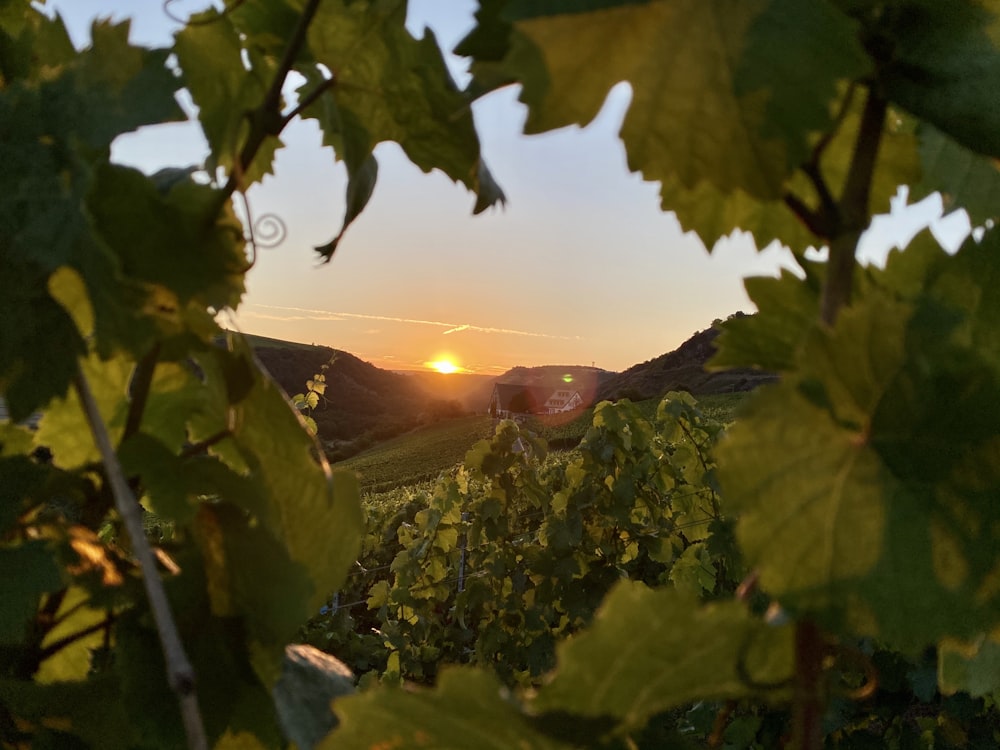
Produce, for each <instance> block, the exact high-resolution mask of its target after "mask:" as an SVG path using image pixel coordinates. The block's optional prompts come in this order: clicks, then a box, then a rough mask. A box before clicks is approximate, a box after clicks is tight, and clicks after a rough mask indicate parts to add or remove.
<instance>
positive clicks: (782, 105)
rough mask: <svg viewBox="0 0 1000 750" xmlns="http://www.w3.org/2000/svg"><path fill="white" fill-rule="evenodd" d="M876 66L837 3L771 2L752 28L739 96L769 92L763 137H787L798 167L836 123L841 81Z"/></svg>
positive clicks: (739, 79) (790, 163)
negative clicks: (815, 141) (819, 135)
mask: <svg viewBox="0 0 1000 750" xmlns="http://www.w3.org/2000/svg"><path fill="white" fill-rule="evenodd" d="M777 49H780V50H781V54H775V50H777ZM871 67H872V64H871V60H870V59H869V58H868V55H867V53H866V52H865V50H864V48H863V47H862V45H861V40H860V38H859V34H858V29H857V24H856V23H855V22H854V21H853V20H852V19H850V18H849V17H848V16H847V15H845V14H844V13H842V12H840V10H839V9H838V8H837V7H836V5H835V3H833V2H829V0H819V2H810V3H800V2H797V0H771V2H769V3H768V5H767V7H765V8H764V9H763V11H762V12H761V13H760V15H758V16H757V17H756V18H755V19H754V21H753V23H752V24H751V25H750V28H749V29H748V30H747V34H746V42H745V45H744V47H743V50H742V53H741V55H740V62H739V66H738V67H737V70H736V74H735V78H734V81H733V84H734V85H733V88H734V92H735V93H736V94H737V95H741V94H746V93H749V92H751V91H755V90H757V89H764V90H766V91H767V93H768V101H767V110H766V112H767V117H766V119H765V121H764V123H763V124H762V126H761V134H762V135H764V136H772V135H779V136H781V137H783V139H784V141H785V143H786V144H787V146H788V166H789V168H795V167H797V166H798V165H799V164H802V163H804V162H806V161H808V159H809V156H810V152H811V150H812V143H811V140H812V139H811V138H809V135H810V134H811V133H822V132H826V131H828V130H829V129H830V126H831V125H832V124H833V109H834V105H835V103H836V102H837V101H839V100H840V99H841V92H840V91H839V87H838V86H837V82H838V81H845V80H848V81H850V80H857V79H859V78H862V77H864V76H866V75H868V74H869V73H870V72H871Z"/></svg>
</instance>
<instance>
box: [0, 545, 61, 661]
mask: <svg viewBox="0 0 1000 750" xmlns="http://www.w3.org/2000/svg"><path fill="white" fill-rule="evenodd" d="M60 584H61V577H60V575H59V568H58V567H57V566H56V562H55V560H53V558H52V553H51V551H50V550H48V549H47V545H46V544H45V543H44V542H38V541H31V542H25V543H24V544H19V545H16V546H4V547H0V591H2V592H3V596H2V598H0V601H2V604H0V643H19V642H21V640H22V639H24V638H25V636H26V635H27V632H28V630H27V628H28V623H29V621H30V620H31V618H32V617H34V615H35V610H36V609H37V608H38V604H39V601H40V599H41V597H42V595H43V594H45V593H48V592H49V591H54V590H56V589H57V588H59V586H60Z"/></svg>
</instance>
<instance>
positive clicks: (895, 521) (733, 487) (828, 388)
mask: <svg viewBox="0 0 1000 750" xmlns="http://www.w3.org/2000/svg"><path fill="white" fill-rule="evenodd" d="M995 244H996V240H994V239H993V238H992V237H988V238H987V240H986V241H984V243H983V246H979V245H977V244H976V243H975V242H970V243H968V244H967V246H966V247H965V248H963V250H962V251H961V252H960V253H959V255H958V256H955V257H949V256H941V257H940V258H939V261H938V262H937V263H930V264H927V265H926V266H925V267H926V268H927V273H928V274H929V278H931V279H936V281H935V285H934V286H932V288H931V292H930V293H929V294H927V295H925V296H924V298H922V299H920V300H917V301H915V302H903V301H899V300H898V299H895V298H894V297H895V292H892V293H887V292H886V291H883V290H880V289H872V290H870V291H868V292H867V293H866V294H865V296H864V298H863V299H861V300H858V301H857V302H856V303H855V304H854V305H852V307H850V308H848V309H845V310H843V311H842V312H841V313H840V317H839V318H838V321H837V325H836V327H835V328H834V329H833V330H832V331H830V330H821V329H816V330H815V331H814V332H813V334H812V336H811V338H810V340H809V341H808V343H807V344H806V346H805V347H804V348H803V349H802V352H801V355H800V362H799V368H798V371H797V372H796V373H795V374H794V376H791V377H789V378H788V379H787V380H786V382H784V383H783V384H782V385H780V386H777V387H774V388H771V389H768V390H766V391H764V392H762V393H760V394H759V395H758V396H757V397H755V398H754V400H753V401H752V403H751V406H750V409H749V410H748V412H747V413H746V414H745V419H744V420H741V421H740V422H738V423H737V424H736V425H735V426H734V427H733V428H732V429H731V430H730V431H729V432H728V434H727V438H726V440H725V441H724V442H723V443H722V445H721V446H720V449H719V464H720V471H719V474H720V481H721V483H722V487H723V491H724V493H723V494H724V498H725V499H726V501H727V503H728V504H729V507H730V508H732V509H733V511H735V512H736V514H737V515H738V519H739V520H738V527H737V538H738V540H739V542H740V545H741V547H742V550H743V553H744V555H745V557H746V559H747V562H748V563H749V564H750V565H751V566H754V567H757V568H758V569H759V571H760V574H761V582H762V585H763V586H764V587H765V589H766V590H768V591H769V593H771V594H772V595H774V596H776V597H778V598H779V600H780V601H781V602H782V603H783V604H784V605H785V606H787V607H790V608H792V609H793V610H797V611H801V610H809V611H812V612H814V613H819V614H821V615H822V616H824V617H826V618H827V619H828V622H829V624H830V625H831V626H832V627H835V628H839V627H843V625H844V622H845V621H844V619H843V618H845V617H846V618H847V620H846V622H847V624H848V626H849V627H851V628H854V629H856V630H857V631H859V632H863V633H866V634H869V635H875V636H878V637H881V638H883V639H884V640H886V641H887V642H890V643H893V644H894V645H895V646H897V647H901V648H906V649H913V650H916V649H919V648H922V647H924V646H926V645H928V644H929V643H932V642H934V641H936V640H937V639H938V638H940V637H943V636H954V637H971V636H973V635H974V634H975V633H977V632H981V631H982V630H983V629H984V628H990V627H993V626H994V625H995V622H996V617H995V606H996V600H997V597H998V592H997V591H996V586H995V584H993V583H991V581H993V580H994V579H995V576H996V571H997V569H998V566H1000V561H998V559H997V555H996V549H997V540H998V537H997V529H998V528H1000V524H998V523H997V510H996V508H995V507H994V505H995V504H993V503H991V501H989V500H988V499H987V498H988V497H989V493H990V492H991V491H994V490H993V489H991V488H995V487H996V486H998V483H1000V475H998V472H997V471H996V469H995V465H996V460H997V459H996V452H997V450H1000V435H998V430H997V425H998V424H1000V406H998V404H1000V370H998V368H997V361H996V354H995V352H991V353H985V351H984V349H985V346H984V345H983V344H978V343H973V344H970V339H971V336H970V332H972V331H975V330H977V324H976V323H977V321H976V318H975V317H974V315H973V313H969V314H967V317H966V320H965V321H964V322H963V313H962V310H961V306H960V305H959V304H958V303H957V302H955V301H954V300H961V301H962V303H963V304H964V305H970V300H971V305H970V307H971V309H972V310H973V311H974V312H979V311H980V310H983V311H984V312H983V321H982V326H983V327H984V328H991V327H992V326H993V325H995V321H996V318H997V316H996V313H995V312H994V311H995V310H996V305H997V302H996V299H995V298H996V296H997V295H996V293H995V292H994V290H993V286H992V283H993V282H992V279H993V275H994V274H995V270H994V269H995V267H996V260H995V257H996V254H995V252H991V251H992V250H994V249H995ZM970 258H971V259H972V260H970ZM894 265H895V266H896V267H898V268H901V269H903V270H904V271H905V272H906V273H910V272H911V270H912V269H909V268H906V267H905V266H899V265H898V264H894ZM918 265H919V264H918ZM970 268H976V269H977V271H978V273H975V274H972V273H969V272H968V271H969V269H970ZM910 283H911V282H910V281H907V282H906V284H904V286H906V285H909V284H910ZM886 286H888V287H889V288H890V289H891V287H892V286H893V285H892V284H889V285H886ZM935 287H936V288H935ZM944 289H947V290H948V293H947V294H945V293H944V292H943V291H942V290H944ZM987 324H989V325H987ZM945 403H947V404H948V408H946V409H942V408H941V405H942V404H945Z"/></svg>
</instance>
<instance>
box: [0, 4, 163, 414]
mask: <svg viewBox="0 0 1000 750" xmlns="http://www.w3.org/2000/svg"><path fill="white" fill-rule="evenodd" d="M27 13H28V17H27V20H26V24H25V27H24V29H23V30H22V34H24V35H27V38H30V39H31V42H32V43H31V45H30V58H31V62H30V66H31V67H32V69H33V70H35V73H34V74H29V75H27V76H26V77H24V78H15V79H13V80H11V81H9V82H7V81H5V82H4V86H3V88H2V89H0V121H2V122H3V123H4V137H3V138H0V161H2V162H3V164H4V169H3V170H2V172H0V192H2V193H3V194H4V196H5V200H4V201H3V202H2V205H0V225H2V226H3V227H4V235H3V237H2V238H0V258H2V261H3V265H4V274H3V277H2V279H0V285H2V287H3V289H2V292H3V298H4V300H5V302H6V307H5V309H6V311H7V313H6V314H5V315H4V316H3V321H2V324H0V359H2V361H3V362H4V365H3V367H2V368H0V389H2V390H4V391H5V392H6V396H7V401H8V403H9V405H10V408H11V412H12V414H13V415H14V416H15V418H17V419H20V418H24V417H25V416H27V415H28V414H30V413H31V412H32V411H34V410H35V409H37V408H39V407H40V406H41V405H42V404H44V403H45V402H46V401H47V400H48V399H49V398H51V397H52V396H55V395H60V394H62V393H65V391H66V387H67V386H68V384H69V380H70V378H71V377H72V374H73V372H74V370H75V367H74V365H75V363H74V361H73V359H72V358H70V357H66V356H65V352H67V351H69V352H76V353H77V354H82V353H83V346H82V340H81V337H80V334H79V333H78V332H77V331H76V330H75V329H74V328H73V326H72V324H71V322H70V321H69V320H68V318H67V317H66V315H65V313H64V312H63V311H62V310H61V309H60V308H59V306H58V305H56V304H54V302H53V300H52V298H51V296H50V295H49V293H48V292H47V288H46V287H47V282H48V278H49V276H50V274H51V273H52V272H53V271H55V270H56V269H57V268H58V267H59V266H61V265H65V264H71V265H73V266H74V267H76V268H77V269H78V270H80V271H81V272H86V273H84V275H85V276H86V277H87V279H88V285H89V286H90V288H91V294H92V297H93V298H94V299H95V300H97V301H102V300H103V299H104V297H105V296H107V294H106V291H105V290H107V289H110V290H116V289H117V285H118V283H119V282H120V281H121V280H120V279H115V277H114V268H113V267H111V266H110V265H109V262H110V259H109V258H108V256H107V253H106V251H105V249H104V248H102V247H101V246H100V244H99V243H97V242H95V239H94V237H93V233H92V229H91V227H90V225H89V221H88V218H87V216H86V213H85V212H84V211H83V210H81V209H82V207H83V206H84V199H85V196H86V194H87V191H88V190H89V188H90V185H91V177H92V168H93V165H94V164H96V163H100V162H101V161H103V160H106V159H107V149H108V147H109V145H110V144H111V141H112V140H113V139H114V138H115V137H116V136H117V135H119V134H120V133H123V132H127V131H130V130H134V129H136V128H138V127H140V126H142V125H146V124H151V123H155V122H169V121H172V120H177V119H181V118H182V117H183V113H182V112H181V110H180V109H179V108H178V106H177V103H176V102H175V101H174V92H175V91H176V90H177V88H178V86H179V82H178V81H177V79H176V78H175V77H174V76H173V74H172V73H171V72H170V71H169V70H168V69H167V68H166V66H165V61H166V57H167V53H166V52H165V51H163V50H147V49H142V48H139V47H133V46H131V45H129V43H128V33H129V25H128V23H122V24H118V25H113V24H110V23H107V22H98V23H95V24H94V25H93V27H92V29H91V35H92V44H91V46H90V47H89V48H88V49H86V50H84V51H82V52H81V53H80V54H79V55H70V54H69V52H68V51H67V50H66V47H65V40H63V41H62V42H60V41H59V40H60V39H63V38H64V37H65V29H64V28H63V26H62V22H61V21H60V20H58V19H55V20H48V19H45V20H41V18H44V17H43V16H41V14H40V13H39V12H38V11H35V10H33V9H32V10H30V11H27ZM32 29H34V30H35V32H32ZM36 42H38V43H37V44H36ZM49 55H50V56H51V57H45V56H49ZM15 57H16V55H15ZM43 72H44V74H43ZM28 73H30V71H28ZM114 296H115V295H113V294H112V297H114ZM117 301H118V307H115V308H113V309H112V308H110V307H109V306H101V308H100V312H101V313H102V318H101V320H102V330H103V326H106V325H107V318H108V317H109V315H110V317H112V318H113V317H114V316H115V314H116V313H118V314H120V317H131V311H132V308H133V305H132V304H131V302H132V301H133V300H131V299H129V300H126V302H124V303H123V302H122V301H121V298H120V295H118V298H117ZM109 310H110V312H109ZM124 311H127V312H124ZM105 351H106V350H105Z"/></svg>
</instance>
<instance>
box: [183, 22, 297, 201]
mask: <svg viewBox="0 0 1000 750" xmlns="http://www.w3.org/2000/svg"><path fill="white" fill-rule="evenodd" d="M192 20H193V21H195V23H194V24H188V25H187V26H185V27H184V28H183V29H182V30H181V31H179V32H177V34H176V36H175V38H174V48H173V52H174V54H176V55H177V61H178V63H179V64H180V67H181V69H182V70H183V71H184V85H185V86H186V88H187V90H188V91H189V92H190V93H191V98H192V99H194V103H195V104H197V105H198V110H199V112H198V120H199V122H200V123H201V127H202V130H203V131H204V133H205V139H206V140H207V141H208V145H209V148H210V149H211V152H212V153H211V157H210V158H209V160H208V164H207V165H206V166H207V168H208V171H209V173H210V174H214V173H215V171H216V169H218V168H220V167H221V168H223V169H227V170H232V169H233V167H234V165H236V164H237V162H238V160H239V153H240V149H242V147H243V144H244V142H245V141H246V138H247V136H248V134H249V133H250V128H251V117H250V115H251V113H252V112H253V111H254V110H255V109H256V108H257V107H259V106H260V105H261V104H262V103H263V101H264V96H265V94H266V93H267V90H268V88H269V87H270V84H271V77H272V75H273V74H274V68H275V65H274V64H269V63H267V62H266V61H265V58H263V57H262V56H260V55H256V54H251V55H250V56H249V59H250V60H251V61H252V63H253V65H252V66H251V68H250V70H247V68H246V66H245V65H244V61H243V45H242V43H241V40H240V36H239V33H238V32H237V30H236V28H235V27H234V26H233V22H232V20H231V19H230V18H229V17H228V15H223V14H220V13H219V12H218V11H217V10H215V9H212V10H208V11H205V12H204V13H201V14H198V15H196V16H194V17H193V18H192ZM280 146H281V141H280V140H279V139H278V138H277V137H270V138H268V139H266V140H265V141H264V143H263V144H262V146H261V148H260V150H259V151H258V152H257V154H256V155H255V156H254V160H253V162H252V163H251V164H250V166H249V167H248V168H247V169H246V170H244V171H243V173H242V174H240V175H239V178H240V185H241V187H243V188H247V187H249V186H250V185H251V184H252V183H254V182H258V181H259V180H260V179H261V178H263V177H264V175H266V174H270V173H271V171H272V168H273V162H274V155H275V152H276V151H277V150H278V149H279V148H280Z"/></svg>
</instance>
